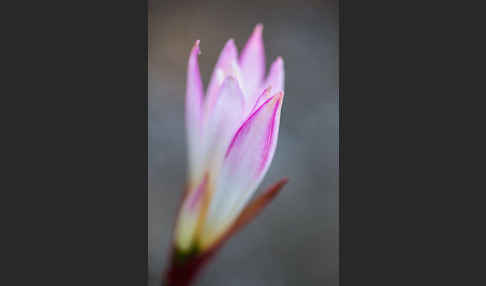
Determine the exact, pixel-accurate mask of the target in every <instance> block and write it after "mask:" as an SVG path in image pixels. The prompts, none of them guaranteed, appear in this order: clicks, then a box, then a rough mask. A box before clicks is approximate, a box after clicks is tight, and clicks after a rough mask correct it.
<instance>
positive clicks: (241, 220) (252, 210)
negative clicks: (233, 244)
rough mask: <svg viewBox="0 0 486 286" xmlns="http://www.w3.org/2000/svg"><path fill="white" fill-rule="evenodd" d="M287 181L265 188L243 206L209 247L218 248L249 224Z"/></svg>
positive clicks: (284, 179) (280, 181) (283, 180)
mask: <svg viewBox="0 0 486 286" xmlns="http://www.w3.org/2000/svg"><path fill="white" fill-rule="evenodd" d="M287 182H288V179H287V178H283V179H281V180H279V181H278V182H276V183H275V184H273V185H272V186H271V187H269V188H267V189H266V190H265V191H264V192H263V193H262V194H260V195H259V196H258V197H257V198H255V199H254V200H253V201H251V202H250V203H249V204H247V205H246V206H245V208H244V209H243V210H242V211H241V213H240V214H239V215H238V218H237V219H236V220H235V221H234V223H233V224H232V225H231V227H230V228H229V229H228V230H227V231H226V232H225V234H224V235H223V236H222V237H221V238H220V239H219V240H218V241H217V242H216V243H215V244H214V245H213V246H212V247H211V250H212V249H213V248H218V247H220V245H221V244H223V243H224V242H225V241H226V240H228V239H229V238H230V237H231V236H233V235H234V234H235V233H236V232H238V231H239V230H240V229H242V228H243V227H244V226H246V225H247V224H248V223H250V222H251V221H252V220H253V219H254V218H255V217H256V216H257V215H258V214H260V212H261V211H262V210H263V209H264V208H265V207H266V206H267V205H268V204H269V203H270V202H271V201H272V200H273V199H274V198H275V196H276V195H277V194H278V193H279V191H280V190H281V189H282V188H283V186H285V184H287Z"/></svg>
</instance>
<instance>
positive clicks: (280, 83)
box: [262, 57, 285, 92]
mask: <svg viewBox="0 0 486 286" xmlns="http://www.w3.org/2000/svg"><path fill="white" fill-rule="evenodd" d="M284 80H285V73H284V62H283V60H282V58H281V57H278V58H277V59H276V60H275V61H274V62H273V64H272V66H271V67H270V73H269V74H268V77H267V79H266V80H265V83H264V84H263V86H262V88H268V87H269V86H270V87H272V90H273V91H274V92H280V91H282V92H283V91H284Z"/></svg>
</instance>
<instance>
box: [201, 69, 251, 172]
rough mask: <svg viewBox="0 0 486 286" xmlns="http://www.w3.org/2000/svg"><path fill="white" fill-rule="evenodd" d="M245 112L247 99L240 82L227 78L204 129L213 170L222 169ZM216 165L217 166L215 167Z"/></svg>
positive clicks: (207, 151)
mask: <svg viewBox="0 0 486 286" xmlns="http://www.w3.org/2000/svg"><path fill="white" fill-rule="evenodd" d="M244 111H245V98H244V95H243V92H242V91H241V88H240V87H239V85H238V81H237V80H236V79H235V78H233V77H232V76H229V77H227V78H226V79H225V80H224V82H223V84H222V85H221V88H220V89H219V91H218V95H217V96H216V97H215V103H214V106H213V108H212V109H211V112H210V113H209V114H207V116H208V117H207V121H206V126H205V129H204V138H205V149H204V152H205V153H206V154H207V162H208V163H209V165H210V166H211V167H212V168H211V169H212V170H215V169H216V170H217V169H219V168H220V167H221V163H222V161H223V158H224V153H225V151H226V147H227V146H228V144H229V142H230V140H231V138H232V135H233V134H234V133H235V131H236V129H237V128H238V127H239V126H240V124H241V121H242V119H243V116H244ZM215 164H216V165H215Z"/></svg>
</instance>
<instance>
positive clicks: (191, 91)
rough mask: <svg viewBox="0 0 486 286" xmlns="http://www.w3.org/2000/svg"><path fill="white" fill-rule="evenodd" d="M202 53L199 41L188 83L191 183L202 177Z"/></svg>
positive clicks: (190, 65)
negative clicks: (200, 144)
mask: <svg viewBox="0 0 486 286" xmlns="http://www.w3.org/2000/svg"><path fill="white" fill-rule="evenodd" d="M199 53H200V50H199V40H197V41H196V43H195V44H194V46H193V48H192V50H191V54H190V56H189V63H188V68H187V82H186V131H187V141H188V148H189V173H190V181H191V183H193V182H195V181H197V180H198V177H200V176H201V175H202V166H201V163H202V162H201V158H200V153H201V152H200V151H199V143H198V140H199V138H200V135H201V121H202V120H201V119H202V101H203V94H204V92H203V84H202V81H201V75H200V73H199V64H198V60H197V56H198V54H199Z"/></svg>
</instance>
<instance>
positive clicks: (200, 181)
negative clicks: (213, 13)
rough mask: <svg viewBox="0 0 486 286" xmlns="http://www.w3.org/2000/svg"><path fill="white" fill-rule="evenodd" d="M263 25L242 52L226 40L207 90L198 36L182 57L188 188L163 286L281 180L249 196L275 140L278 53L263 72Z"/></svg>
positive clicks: (247, 216)
mask: <svg viewBox="0 0 486 286" xmlns="http://www.w3.org/2000/svg"><path fill="white" fill-rule="evenodd" d="M262 29H263V26H262V25H257V26H256V27H255V29H254V31H253V33H252V35H251V36H250V39H249V40H248V42H247V43H246V45H245V47H244V49H243V50H242V52H241V55H240V56H238V51H237V48H236V46H235V43H234V41H233V40H232V39H230V40H229V41H228V42H227V43H226V45H225V46H224V48H223V50H222V52H221V54H220V56H219V59H218V61H217V63H216V66H215V68H214V71H213V75H212V77H211V80H210V82H209V86H208V88H207V91H206V93H204V90H203V84H202V81H201V77H200V74H199V66H198V54H200V49H199V41H196V43H195V45H194V47H193V48H192V50H191V53H190V56H189V64H188V73H187V91H186V129H187V138H188V149H189V178H188V185H187V191H186V194H185V196H184V200H183V202H182V205H181V207H180V211H179V215H178V218H177V222H176V225H175V230H174V245H173V256H172V266H171V267H170V269H169V272H168V276H167V283H168V284H169V285H188V284H189V282H190V280H192V278H193V277H194V276H195V272H197V270H198V269H199V268H200V266H201V265H202V264H203V263H204V262H206V261H207V260H208V258H209V257H210V256H211V255H212V254H213V253H214V252H215V250H216V249H217V248H218V247H219V246H221V244H222V243H223V242H224V241H225V240H226V239H227V238H228V237H229V236H231V235H232V234H233V233H234V232H235V231H236V230H238V229H239V228H240V227H241V226H243V225H245V224H246V223H247V222H249V221H250V220H251V219H252V218H253V217H254V216H255V215H256V214H257V213H258V212H259V211H260V210H261V209H262V208H263V207H264V206H265V205H266V204H267V203H268V202H269V201H270V200H271V199H272V198H273V197H274V196H275V195H276V193H277V192H278V190H279V189H280V188H281V187H282V186H283V185H284V184H285V182H286V179H283V180H281V181H279V182H278V183H277V184H275V185H274V186H273V187H270V188H269V189H268V190H266V191H265V192H264V193H263V194H262V195H260V196H258V197H257V198H256V199H254V200H253V201H250V200H251V197H252V195H253V194H254V193H255V192H256V190H257V188H258V186H259V184H260V182H261V181H262V179H263V177H264V175H265V173H266V172H267V170H268V168H269V166H270V163H271V161H272V158H273V155H274V153H275V149H276V146H277V139H278V130H279V124H280V114H281V109H282V100H283V91H284V67H283V60H282V59H281V58H280V57H279V58H277V59H276V60H275V61H274V62H273V64H272V65H271V68H270V71H269V74H268V76H266V77H265V51H264V48H263V39H262Z"/></svg>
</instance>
